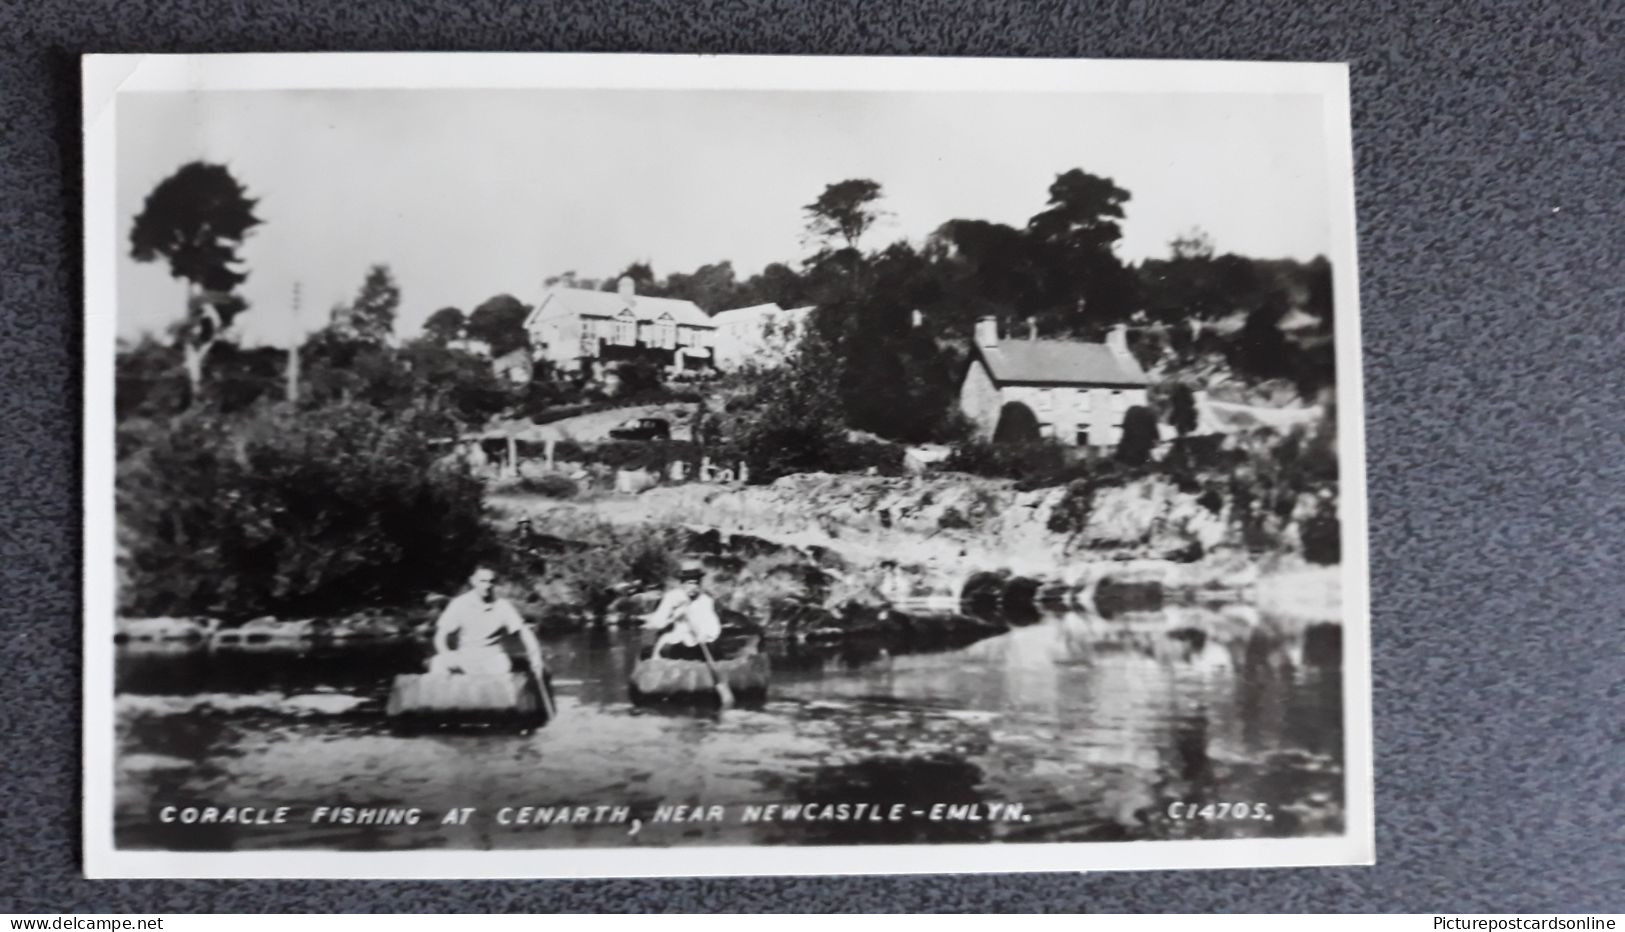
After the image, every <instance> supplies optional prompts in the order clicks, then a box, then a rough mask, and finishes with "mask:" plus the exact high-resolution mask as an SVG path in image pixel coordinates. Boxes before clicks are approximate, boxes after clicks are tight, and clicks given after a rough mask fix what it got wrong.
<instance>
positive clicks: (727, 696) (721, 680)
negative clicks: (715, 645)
mask: <svg viewBox="0 0 1625 932" xmlns="http://www.w3.org/2000/svg"><path fill="white" fill-rule="evenodd" d="M690 630H692V629H690ZM694 643H696V644H698V645H700V656H701V657H704V658H705V668H706V669H707V670H710V671H711V680H712V682H714V683H716V684H717V701H718V702H721V703H722V707H723V708H724V709H731V708H733V705H734V691H733V689H732V688H731V687H729V686H728V680H727V678H726V677H724V676H723V675H722V671H721V670H718V669H717V662H716V661H715V660H712V659H711V648H709V647H706V646H705V642H704V641H702V640H700V639H699V638H697V637H696V638H695V639H694Z"/></svg>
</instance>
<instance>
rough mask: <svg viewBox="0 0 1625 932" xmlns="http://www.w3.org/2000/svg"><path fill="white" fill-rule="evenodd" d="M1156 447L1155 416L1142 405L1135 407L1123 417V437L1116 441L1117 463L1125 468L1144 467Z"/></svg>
mask: <svg viewBox="0 0 1625 932" xmlns="http://www.w3.org/2000/svg"><path fill="white" fill-rule="evenodd" d="M1156 445H1157V416H1156V415H1155V414H1154V413H1152V411H1151V409H1150V408H1147V407H1145V406H1144V405H1135V406H1134V407H1132V408H1129V409H1128V411H1127V412H1126V413H1125V414H1124V415H1123V436H1122V437H1121V438H1120V439H1119V440H1118V441H1117V461H1118V462H1120V463H1122V464H1124V465H1125V466H1144V465H1145V464H1146V463H1147V462H1148V461H1149V460H1150V459H1151V451H1152V450H1153V449H1155V448H1156Z"/></svg>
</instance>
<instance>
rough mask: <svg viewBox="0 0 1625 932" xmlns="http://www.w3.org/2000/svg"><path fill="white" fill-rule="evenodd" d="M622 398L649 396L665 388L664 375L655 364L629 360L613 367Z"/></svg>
mask: <svg viewBox="0 0 1625 932" xmlns="http://www.w3.org/2000/svg"><path fill="white" fill-rule="evenodd" d="M615 373H616V374H617V375H619V376H620V379H621V389H620V395H622V396H636V395H645V396H646V395H651V394H654V393H656V392H659V391H660V390H661V389H663V388H665V385H666V373H665V370H664V369H662V368H661V367H660V366H659V365H658V364H657V363H652V362H645V361H643V360H631V361H628V362H623V363H620V364H619V365H617V366H616V367H615Z"/></svg>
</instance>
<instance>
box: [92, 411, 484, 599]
mask: <svg viewBox="0 0 1625 932" xmlns="http://www.w3.org/2000/svg"><path fill="white" fill-rule="evenodd" d="M417 417H418V414H417V412H407V413H406V414H405V415H403V416H401V417H380V416H379V413H378V411H377V409H375V408H373V407H371V406H368V405H362V404H355V403H352V404H338V405H329V406H323V407H317V408H309V409H305V410H295V409H294V407H293V406H290V405H274V406H265V407H260V408H257V409H255V410H254V411H253V412H252V413H251V414H250V415H248V416H246V417H237V418H226V417H223V416H221V415H219V414H217V413H215V412H213V411H206V410H200V409H194V410H191V411H188V412H186V413H185V414H183V415H181V416H179V417H177V418H174V419H171V420H169V421H166V422H164V426H163V430H162V431H161V432H160V433H158V434H156V435H155V436H154V437H153V438H152V442H151V443H150V444H148V445H147V446H146V447H144V448H143V449H141V450H140V451H138V452H136V453H135V454H133V455H132V456H130V457H128V458H126V459H125V460H123V461H121V462H120V463H119V466H118V473H117V484H118V493H119V494H118V497H117V500H118V509H119V516H118V517H119V526H120V530H121V536H120V540H121V541H122V542H123V543H124V545H125V546H124V548H123V552H122V554H121V558H120V563H121V568H122V569H123V571H124V573H125V578H126V579H127V580H128V585H127V586H123V587H121V592H120V599H121V601H122V602H123V603H124V604H123V607H124V608H125V609H127V610H129V611H133V612H140V613H150V614H168V613H174V614H208V615H213V616H215V617H223V618H228V619H232V618H251V617H254V616H256V615H261V614H266V613H276V614H283V615H284V616H290V615H291V616H294V617H301V616H302V617H309V616H310V615H313V614H326V613H335V612H343V611H349V610H353V609H354V608H357V607H359V606H363V605H376V604H379V603H380V602H385V603H386V604H388V603H393V604H403V603H405V602H406V601H407V600H408V599H409V598H410V597H411V596H413V595H415V594H418V593H422V592H424V591H425V590H431V589H441V591H445V590H444V588H442V587H446V586H454V585H456V584H457V582H458V581H459V580H461V579H462V578H464V577H465V576H466V574H467V573H468V572H469V570H470V569H471V568H472V566H473V564H474V563H475V562H476V561H477V560H479V559H481V558H482V557H484V556H486V555H487V554H488V552H489V551H488V548H489V545H490V543H491V542H490V540H489V536H488V531H487V529H486V526H485V524H484V521H483V506H482V500H481V499H482V487H481V484H480V482H479V480H477V479H475V478H474V477H473V476H472V475H470V474H469V473H468V472H467V470H466V469H464V468H461V467H459V466H458V465H456V464H454V463H450V462H447V461H446V460H445V448H444V447H437V446H435V445H434V444H433V443H431V441H430V437H431V436H432V434H431V433H430V432H428V431H425V430H423V429H421V427H420V426H419V425H418V424H417V423H416V418H417Z"/></svg>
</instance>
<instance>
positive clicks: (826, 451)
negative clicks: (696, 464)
mask: <svg viewBox="0 0 1625 932" xmlns="http://www.w3.org/2000/svg"><path fill="white" fill-rule="evenodd" d="M840 380H841V360H840V358H839V357H837V356H836V355H835V353H833V352H832V351H831V349H830V346H829V344H828V343H827V342H825V341H824V339H823V338H822V337H821V336H819V334H818V333H817V332H816V331H811V332H809V333H808V334H807V335H806V336H805V337H803V338H802V340H801V343H799V344H798V345H797V347H796V350H795V352H794V353H792V354H791V356H790V359H789V360H788V361H787V362H786V364H785V365H784V367H783V368H782V369H781V370H780V371H779V372H778V374H777V375H776V376H775V377H774V378H772V379H768V380H767V381H765V382H764V383H762V384H761V386H760V387H759V388H758V391H757V396H756V401H757V411H756V415H755V417H754V418H753V419H752V420H751V422H750V423H749V425H747V427H746V429H745V431H744V438H743V439H744V447H745V458H746V461H747V462H749V464H750V471H751V479H752V481H754V482H772V481H773V480H774V479H777V478H779V477H780V476H786V475H789V474H791V473H797V472H816V471H822V470H825V469H828V468H830V466H831V464H832V463H834V462H835V460H836V458H837V457H838V456H839V455H840V453H841V451H842V448H843V446H844V445H845V443H846V424H845V422H844V421H843V420H842V417H841V396H840V393H839V391H838V390H837V386H838V385H839V384H840Z"/></svg>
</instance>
